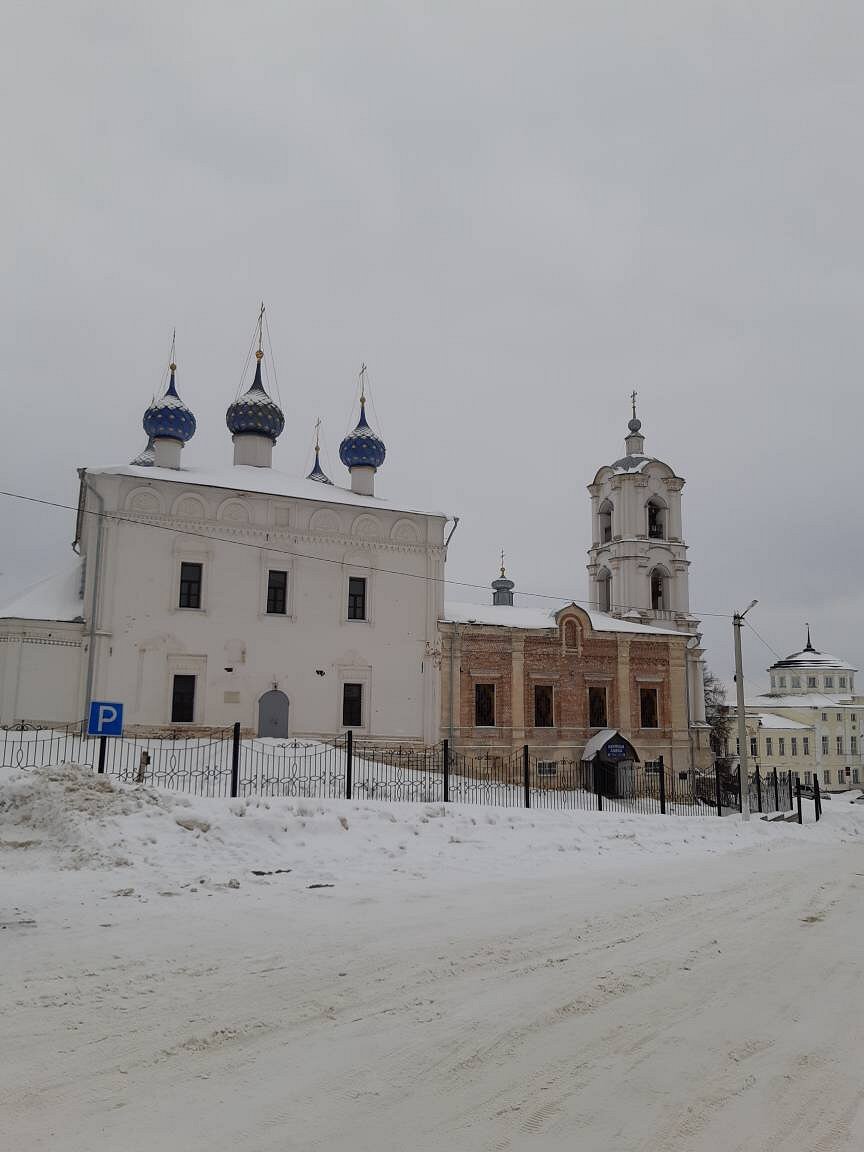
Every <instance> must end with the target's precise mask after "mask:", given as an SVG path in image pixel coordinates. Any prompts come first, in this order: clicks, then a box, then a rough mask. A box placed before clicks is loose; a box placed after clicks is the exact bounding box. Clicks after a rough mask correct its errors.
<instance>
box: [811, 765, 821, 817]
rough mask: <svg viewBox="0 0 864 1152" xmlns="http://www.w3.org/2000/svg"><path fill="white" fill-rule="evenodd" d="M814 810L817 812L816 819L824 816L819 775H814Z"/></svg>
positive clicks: (815, 773)
mask: <svg viewBox="0 0 864 1152" xmlns="http://www.w3.org/2000/svg"><path fill="white" fill-rule="evenodd" d="M813 808H814V809H815V812H816V819H817V820H818V819H819V817H820V816H821V815H822V793H821V791H820V789H819V773H818V772H814V773H813Z"/></svg>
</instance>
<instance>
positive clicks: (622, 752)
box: [605, 741, 627, 760]
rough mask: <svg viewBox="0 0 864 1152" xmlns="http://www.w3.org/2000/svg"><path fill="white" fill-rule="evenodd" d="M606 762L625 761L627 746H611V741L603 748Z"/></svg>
mask: <svg viewBox="0 0 864 1152" xmlns="http://www.w3.org/2000/svg"><path fill="white" fill-rule="evenodd" d="M605 752H606V759H607V760H626V759H627V745H626V744H613V743H612V742H611V741H610V742H609V743H608V744H607V745H606V748H605Z"/></svg>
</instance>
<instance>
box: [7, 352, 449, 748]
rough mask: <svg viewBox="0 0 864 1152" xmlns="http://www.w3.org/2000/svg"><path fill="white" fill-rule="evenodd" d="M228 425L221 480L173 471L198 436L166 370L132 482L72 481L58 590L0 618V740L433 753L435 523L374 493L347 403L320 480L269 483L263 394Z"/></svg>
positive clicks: (123, 478)
mask: <svg viewBox="0 0 864 1152" xmlns="http://www.w3.org/2000/svg"><path fill="white" fill-rule="evenodd" d="M262 365H263V353H262V352H261V350H260V347H259V352H258V358H257V364H256V370H255V378H254V380H253V382H252V385H251V387H250V388H249V389H248V391H247V392H246V393H245V394H244V395H242V396H240V397H239V398H238V399H237V400H236V401H235V402H234V403H233V404H232V405H231V406H230V407H229V409H228V412H227V417H226V420H227V424H228V428H229V430H230V431H231V433H232V435H233V441H234V462H233V466H230V467H223V468H214V469H204V470H202V469H197V468H187V467H184V466H182V464H181V453H182V448H183V445H184V443H186V442H187V441H188V440H189V439H190V438H191V436H192V435H193V434H194V432H195V418H194V416H193V415H192V413H191V412H190V410H189V409H188V408H187V407H186V405H185V404H184V403H183V402H182V400H181V399H180V397H179V396H178V394H177V390H176V386H175V365H173V364H172V365H171V368H170V372H171V375H170V383H169V385H168V388H167V390H166V392H165V394H164V395H163V396H162V397H161V399H160V400H158V401H156V402H155V403H154V404H152V405H151V406H150V407H149V408H148V409H147V412H146V413H145V417H144V428H145V431H146V432H147V434H148V436H149V442H148V447H147V449H146V450H145V451H144V452H143V453H142V454H141V456H139V457H136V459H135V460H134V461H133V462H132V463H131V464H129V465H124V466H120V467H108V468H86V469H81V470H80V496H79V505H78V507H79V513H78V521H77V529H76V533H75V544H74V547H75V550H76V551H77V552H78V554H79V557H80V559H79V561H78V562H77V563H76V565H75V566H74V568H73V569H72V570H70V571H69V572H68V573H66V574H64V575H62V576H61V577H59V578H57V579H56V580H52V581H49V582H48V583H46V584H44V585H42V586H39V587H37V588H36V589H35V590H33V591H31V592H30V593H28V594H27V595H25V596H24V597H22V598H21V599H20V600H18V601H17V602H15V603H13V604H11V605H9V606H7V607H6V608H5V609H4V610H2V611H0V723H4V724H8V723H13V722H16V721H26V722H33V723H48V722H50V723H58V722H63V721H75V720H79V719H81V718H82V717H83V716H84V715H85V712H86V707H87V702H88V701H89V700H91V699H103V700H117V701H121V702H123V704H124V705H125V710H126V717H125V718H126V725H127V728H133V729H135V728H138V729H150V730H152V729H158V728H162V727H170V726H172V725H179V726H186V727H187V728H188V727H189V726H194V727H198V726H207V727H213V726H223V725H224V726H227V725H231V724H233V723H235V722H237V721H239V722H240V724H241V725H242V726H243V728H244V729H247V730H248V729H251V730H253V731H256V732H258V733H259V734H262V735H268V736H286V735H288V734H292V735H293V734H301V735H315V734H328V733H334V732H337V731H340V730H342V729H346V728H352V729H355V730H357V731H359V732H362V733H365V734H368V735H369V736H371V737H375V738H380V739H398V740H400V741H417V742H421V741H422V742H426V743H429V742H433V741H435V740H436V739H437V738H438V728H439V711H440V701H439V667H438V663H439V657H438V619H439V617H440V616H441V615H442V610H443V586H444V585H443V577H444V559H445V524H446V519H447V518H446V517H445V516H444V515H443V514H440V513H435V512H424V511H422V510H419V509H417V508H414V507H411V506H409V505H404V504H401V503H399V502H398V501H388V500H384V499H381V498H380V497H378V496H376V495H375V492H374V480H375V474H376V471H377V469H378V468H379V467H380V466H381V464H382V463H383V461H384V457H385V448H384V444H383V443H382V441H381V439H380V438H379V437H378V436H377V435H376V434H375V433H374V432H373V431H372V429H371V428H370V427H369V425H368V423H367V420H366V415H365V396H363V395H361V406H360V419H359V422H358V424H357V427H356V428H355V429H354V431H353V432H351V433H350V434H349V435H348V436H346V437H345V439H344V440H343V441H342V444H341V446H340V458H341V460H342V462H343V463H344V464H345V465H346V467H347V468H348V470H349V473H350V487H340V486H338V485H336V484H333V483H331V482H330V480H329V479H328V478H327V477H326V476H325V475H324V472H323V471H322V469H321V466H320V463H319V458H318V453H317V451H316V458H315V467H314V468H313V470H312V472H311V473H310V474H309V476H308V477H305V478H293V477H290V476H287V475H285V474H284V473H281V472H278V471H277V470H275V469H274V468H273V467H272V449H273V445H274V443H275V441H276V438H277V437H278V436H279V434H280V433H281V432H282V429H283V426H284V417H283V414H282V411H281V410H280V408H279V407H278V405H277V404H276V403H275V402H274V401H273V400H272V399H271V398H270V396H269V395H268V394H267V392H266V391H265V388H264V384H263V381H262Z"/></svg>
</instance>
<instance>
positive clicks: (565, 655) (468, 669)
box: [439, 574, 710, 771]
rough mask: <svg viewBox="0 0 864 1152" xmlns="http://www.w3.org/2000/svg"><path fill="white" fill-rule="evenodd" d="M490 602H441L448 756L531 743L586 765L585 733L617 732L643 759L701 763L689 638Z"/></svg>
mask: <svg viewBox="0 0 864 1152" xmlns="http://www.w3.org/2000/svg"><path fill="white" fill-rule="evenodd" d="M502 575H503V574H502ZM498 583H500V582H496V584H498ZM507 584H509V587H510V588H512V584H510V582H509V581H507ZM496 600H497V601H498V603H496V604H495V605H491V606H484V605H476V604H447V605H445V615H444V619H443V620H442V621H441V622H440V625H439V628H440V633H441V637H442V646H441V647H442V653H441V705H442V709H441V710H442V717H441V719H442V725H441V727H442V737H443V738H448V739H449V740H450V741H451V745H452V746H453V748H454V749H456V750H459V751H464V752H469V751H487V750H488V751H490V752H492V751H495V752H499V753H500V754H502V755H509V754H510V753H512V752H515V751H517V750H518V749H519V748H521V747H522V745H524V744H526V743H527V744H528V745H530V747H531V750H532V753H536V754H537V755H538V756H542V757H544V758H548V759H550V760H553V759H555V758H556V756H557V757H559V758H565V759H581V755H582V751H583V749H584V747H585V745H586V743H587V742H588V740H589V739H590V738H591V736H592V735H594V734H595V733H596V732H598V731H600V730H602V729H604V728H615V729H618V730H619V731H620V732H621V734H622V735H624V736H625V737H626V738H627V739H628V740H630V742H631V743H632V744H633V745H634V747H635V748H636V749H637V751H638V753H639V756H640V757H641V759H642V760H643V761H645V760H653V759H656V758H657V757H658V756H659V755H660V754H661V753H662V755H663V757H664V759H665V762H666V764H667V765H668V766H669V767H670V768H672V769H673V770H674V769H678V770H682V771H683V770H684V769H690V768H691V767H697V768H698V767H704V766H706V765H707V764H708V762H709V757H710V753H709V750H708V745H707V732H706V730H705V729H704V727H695V728H691V727H690V726H689V725H688V713H689V707H688V703H689V702H688V683H687V675H686V668H687V644H688V640H690V636H689V635H688V634H687V633H685V632H681V631H673V630H671V629H664V628H660V627H653V626H649V625H645V624H641V623H636V622H630V621H626V620H620V619H616V618H614V617H612V616H609V615H606V614H604V613H600V612H593V611H591V612H588V611H586V610H585V609H584V608H580V607H579V606H577V605H575V604H571V605H569V606H567V607H564V608H561V609H559V610H554V611H552V612H547V611H546V610H544V609H533V608H517V607H514V606H513V605H512V603H511V601H512V595H510V594H509V592H504V593H502V592H500V591H499V590H498V589H497V588H496ZM703 745H704V746H703Z"/></svg>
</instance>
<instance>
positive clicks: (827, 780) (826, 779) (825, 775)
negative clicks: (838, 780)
mask: <svg viewBox="0 0 864 1152" xmlns="http://www.w3.org/2000/svg"><path fill="white" fill-rule="evenodd" d="M822 780H823V782H824V783H825V784H830V783H831V772H830V770H829V769H828V768H826V769H825V771H824V772H823V773H822Z"/></svg>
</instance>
